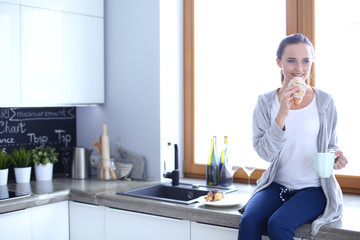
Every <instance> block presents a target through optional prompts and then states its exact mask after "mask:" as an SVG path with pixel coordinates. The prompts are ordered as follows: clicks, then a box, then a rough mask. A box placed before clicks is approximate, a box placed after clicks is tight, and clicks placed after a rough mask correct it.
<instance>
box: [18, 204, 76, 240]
mask: <svg viewBox="0 0 360 240" xmlns="http://www.w3.org/2000/svg"><path fill="white" fill-rule="evenodd" d="M30 210H31V228H32V240H45V239H51V240H69V204H68V201H63V202H58V203H51V204H47V205H42V206H38V207H33V208H31V209H30ZM21 222H23V220H22V221H21Z"/></svg>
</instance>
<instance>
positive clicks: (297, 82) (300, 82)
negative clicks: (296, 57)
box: [289, 77, 306, 106]
mask: <svg viewBox="0 0 360 240" xmlns="http://www.w3.org/2000/svg"><path fill="white" fill-rule="evenodd" d="M290 85H294V86H297V87H298V88H299V90H298V91H296V92H295V93H294V104H295V105H296V106H298V105H299V104H300V103H301V101H302V100H303V97H304V95H305V92H306V83H305V80H304V79H302V78H300V77H294V78H293V79H291V80H290V82H289V86H290Z"/></svg>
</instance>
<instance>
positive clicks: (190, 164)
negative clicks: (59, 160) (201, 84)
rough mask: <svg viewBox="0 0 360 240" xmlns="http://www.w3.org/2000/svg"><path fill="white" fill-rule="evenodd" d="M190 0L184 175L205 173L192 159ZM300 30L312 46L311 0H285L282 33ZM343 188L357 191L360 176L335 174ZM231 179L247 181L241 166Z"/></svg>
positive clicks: (189, 7) (190, 3)
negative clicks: (284, 22) (284, 21)
mask: <svg viewBox="0 0 360 240" xmlns="http://www.w3.org/2000/svg"><path fill="white" fill-rule="evenodd" d="M194 1H196V0H184V3H183V4H184V6H183V7H184V162H185V167H184V176H185V177H191V178H202V179H205V177H206V165H205V164H198V163H195V159H194V144H195V137H194V136H195V131H194V126H195V109H194V100H195V91H194V90H195V89H194V88H195V84H194V83H195V82H194V81H195V77H194V76H195V74H194V71H195V66H194ZM297 32H298V33H302V34H304V35H306V36H307V37H308V38H309V39H310V41H312V43H313V45H314V48H315V39H316V38H315V0H286V34H287V35H289V34H293V33H297ZM314 73H315V65H313V66H312V72H311V82H310V84H311V85H312V86H315V83H316V82H315V75H314ZM264 171H265V169H256V170H255V171H254V172H253V174H252V175H251V183H255V182H256V180H258V179H259V178H260V177H261V175H262V174H263V172H264ZM335 177H336V179H337V181H338V182H339V185H340V187H341V189H342V191H343V192H346V193H360V176H351V175H341V174H335ZM234 181H235V182H243V183H246V182H247V175H246V174H245V172H244V171H243V170H242V169H241V170H239V171H237V172H236V173H235V175H234Z"/></svg>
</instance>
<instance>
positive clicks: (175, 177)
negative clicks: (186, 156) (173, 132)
mask: <svg viewBox="0 0 360 240" xmlns="http://www.w3.org/2000/svg"><path fill="white" fill-rule="evenodd" d="M168 146H171V143H168ZM174 155H175V156H174V158H175V169H174V170H173V171H172V172H164V174H163V177H164V178H171V179H172V182H171V184H172V185H173V186H177V185H179V178H180V177H179V176H180V174H179V150H178V145H177V144H176V143H175V144H174Z"/></svg>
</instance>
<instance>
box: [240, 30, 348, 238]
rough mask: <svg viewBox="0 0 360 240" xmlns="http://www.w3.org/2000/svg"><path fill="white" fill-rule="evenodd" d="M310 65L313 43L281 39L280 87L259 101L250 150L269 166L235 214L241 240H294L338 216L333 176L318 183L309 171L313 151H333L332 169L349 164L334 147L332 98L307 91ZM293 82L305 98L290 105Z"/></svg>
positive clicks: (338, 199)
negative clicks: (299, 83) (298, 81)
mask: <svg viewBox="0 0 360 240" xmlns="http://www.w3.org/2000/svg"><path fill="white" fill-rule="evenodd" d="M313 60H314V50H313V46H312V43H311V42H310V41H309V40H308V39H307V38H306V37H305V36H303V35H301V34H293V35H290V36H287V37H286V38H284V39H283V40H282V41H281V43H280V45H279V48H278V50H277V59H276V62H277V65H278V66H279V67H280V68H281V73H282V78H281V79H282V87H281V88H280V89H277V90H274V91H271V92H269V93H266V94H263V95H261V96H259V98H258V102H257V105H256V108H255V111H254V115H253V145H254V148H255V150H256V152H257V153H258V154H259V156H260V157H261V158H262V159H264V160H266V161H268V162H270V166H269V168H268V169H267V170H266V171H265V172H264V174H263V175H262V177H261V178H260V179H259V181H258V182H257V184H258V185H257V187H256V188H255V190H254V193H253V194H252V197H251V199H250V200H249V202H248V203H247V204H246V206H244V207H243V208H242V209H240V210H239V211H240V212H241V213H243V215H242V218H241V220H240V224H239V236H238V239H239V240H243V239H246V240H256V239H261V235H269V237H270V239H293V238H294V234H295V230H296V228H297V227H299V226H301V225H303V224H304V223H307V222H311V221H313V222H312V228H311V230H312V231H311V234H312V235H316V234H317V232H318V230H319V228H320V227H321V226H322V225H324V224H326V223H329V222H332V221H336V220H337V219H339V218H340V217H341V212H342V193H341V190H340V187H339V185H338V183H337V181H336V179H335V177H334V176H333V175H332V176H331V177H330V178H319V177H318V176H317V175H316V172H315V170H314V167H313V155H314V153H315V152H329V151H334V152H335V155H336V157H337V158H336V162H335V164H334V169H341V168H343V167H345V165H346V164H347V159H346V158H345V156H344V155H343V153H342V151H341V150H339V148H338V146H337V137H336V123H337V113H336V108H335V105H334V101H333V99H332V97H331V96H330V95H329V94H327V93H325V92H323V91H321V90H319V89H317V88H314V87H311V86H309V77H310V71H311V65H312V63H313ZM294 77H300V78H302V79H304V80H305V81H306V83H307V84H306V93H305V95H304V98H303V100H302V102H301V103H300V104H299V105H297V106H296V105H295V104H294V97H293V95H294V93H295V92H296V91H298V90H299V88H298V87H294V86H293V85H289V82H290V80H291V79H292V78H294Z"/></svg>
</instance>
